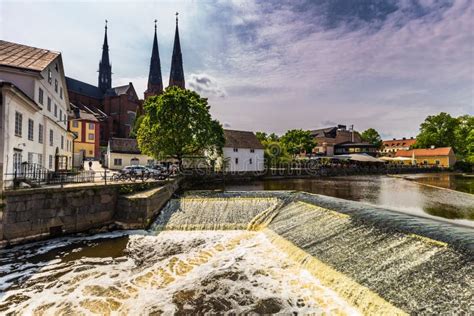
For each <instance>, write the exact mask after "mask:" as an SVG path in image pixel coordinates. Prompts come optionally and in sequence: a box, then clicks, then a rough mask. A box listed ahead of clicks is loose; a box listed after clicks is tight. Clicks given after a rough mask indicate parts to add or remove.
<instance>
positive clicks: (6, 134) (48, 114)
mask: <svg viewBox="0 0 474 316" xmlns="http://www.w3.org/2000/svg"><path fill="white" fill-rule="evenodd" d="M56 68H57V70H56ZM49 70H51V75H52V76H51V83H50V82H49V80H48V73H49ZM0 79H1V80H4V81H8V82H11V83H13V84H14V85H15V86H17V87H19V88H20V89H21V91H23V93H25V94H26V95H27V96H28V97H29V98H30V99H31V100H33V101H31V100H28V98H26V97H25V96H23V94H22V93H21V92H15V90H11V89H9V88H4V89H3V92H4V93H3V94H2V98H3V100H2V109H1V133H2V135H1V138H2V142H1V143H0V144H1V146H2V151H3V153H2V155H1V158H0V159H1V160H2V161H1V162H2V163H3V169H4V170H3V174H5V173H13V155H14V152H15V149H16V150H17V151H21V152H22V155H21V156H22V157H21V158H22V161H23V162H25V161H26V162H27V161H28V157H29V153H30V154H31V157H32V162H33V163H36V164H38V163H41V165H42V166H43V167H45V168H47V169H51V170H52V169H54V167H55V166H54V159H55V155H56V149H58V152H59V154H60V155H62V156H67V157H68V167H71V166H70V164H69V162H70V161H71V160H72V159H69V157H71V156H72V146H68V145H67V143H68V142H67V140H68V139H69V140H70V139H71V136H70V135H69V136H68V134H67V113H68V109H69V99H68V96H67V88H66V85H65V77H64V69H63V65H62V59H61V56H60V55H59V56H58V57H56V58H55V59H54V60H53V61H52V62H51V63H50V64H49V65H48V67H46V68H45V69H44V70H43V71H42V72H41V73H40V74H36V75H35V74H34V73H32V72H23V73H22V72H19V71H16V70H11V69H5V68H0ZM56 80H57V82H58V89H57V92H56V91H55V81H56ZM40 88H41V89H42V90H43V103H42V104H41V103H40V100H39V89H40ZM61 88H62V98H61V95H60V91H61ZM48 97H49V98H50V99H51V109H50V110H48V107H47V105H48ZM32 102H34V103H36V105H37V106H39V107H40V108H37V107H35V106H34V105H32ZM55 104H56V105H57V112H56V116H55V115H54V105H55ZM16 112H18V113H21V114H22V133H21V136H18V135H15V113H16ZM60 113H62V121H60ZM29 119H31V120H33V139H32V140H30V139H29V138H28V122H29ZM39 124H42V125H43V142H42V143H39ZM50 130H52V131H53V144H52V146H51V144H50ZM61 139H62V140H63V141H61ZM61 143H62V144H63V145H62V146H61ZM41 156H42V161H39V158H40V157H41ZM50 156H51V157H52V161H53V163H52V165H50V164H49V157H50Z"/></svg>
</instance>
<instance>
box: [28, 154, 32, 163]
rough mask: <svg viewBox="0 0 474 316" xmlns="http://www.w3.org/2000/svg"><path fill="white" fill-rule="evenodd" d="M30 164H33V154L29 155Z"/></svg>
mask: <svg viewBox="0 0 474 316" xmlns="http://www.w3.org/2000/svg"><path fill="white" fill-rule="evenodd" d="M28 163H33V153H28Z"/></svg>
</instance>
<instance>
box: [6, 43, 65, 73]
mask: <svg viewBox="0 0 474 316" xmlns="http://www.w3.org/2000/svg"><path fill="white" fill-rule="evenodd" d="M59 55H60V53H58V52H52V51H50V50H47V49H42V48H36V47H31V46H26V45H21V44H17V43H11V42H7V41H2V40H0V65H2V66H9V67H15V68H22V69H29V70H34V71H42V70H43V69H44V68H46V67H47V66H48V65H49V64H50V63H51V62H52V61H53V60H54V59H55V58H56V57H58V56H59Z"/></svg>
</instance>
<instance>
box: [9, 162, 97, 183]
mask: <svg viewBox="0 0 474 316" xmlns="http://www.w3.org/2000/svg"><path fill="white" fill-rule="evenodd" d="M94 181H95V172H94V171H89V170H87V171H51V170H48V169H46V168H44V167H42V166H40V165H38V164H31V163H23V164H21V165H20V166H18V168H16V169H15V171H14V172H13V173H6V174H5V175H4V184H5V187H6V188H18V187H20V186H21V184H22V183H23V184H27V185H28V186H31V187H38V186H41V185H46V184H61V185H62V184H67V183H85V182H94Z"/></svg>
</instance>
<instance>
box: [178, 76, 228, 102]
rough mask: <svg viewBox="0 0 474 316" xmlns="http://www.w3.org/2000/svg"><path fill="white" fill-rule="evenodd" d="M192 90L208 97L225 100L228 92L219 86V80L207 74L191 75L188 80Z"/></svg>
mask: <svg viewBox="0 0 474 316" xmlns="http://www.w3.org/2000/svg"><path fill="white" fill-rule="evenodd" d="M187 85H188V87H189V88H190V89H192V90H194V91H196V92H198V93H199V94H202V95H203V96H206V97H219V98H225V97H226V92H225V90H224V89H223V88H221V87H220V86H219V85H218V84H217V80H216V79H215V78H213V77H211V76H209V75H207V74H204V73H201V74H190V75H189V76H188V78H187Z"/></svg>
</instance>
